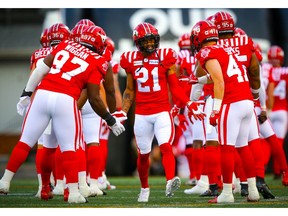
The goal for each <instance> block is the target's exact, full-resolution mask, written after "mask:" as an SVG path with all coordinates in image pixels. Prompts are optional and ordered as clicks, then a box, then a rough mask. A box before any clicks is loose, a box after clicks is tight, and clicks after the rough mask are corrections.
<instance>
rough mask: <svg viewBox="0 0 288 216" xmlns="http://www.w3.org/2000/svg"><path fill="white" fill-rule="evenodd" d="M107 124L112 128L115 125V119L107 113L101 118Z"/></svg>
mask: <svg viewBox="0 0 288 216" xmlns="http://www.w3.org/2000/svg"><path fill="white" fill-rule="evenodd" d="M103 119H104V120H105V121H106V122H107V124H108V125H109V126H113V125H114V124H115V123H116V119H115V118H114V117H113V116H112V115H111V114H110V113H109V112H107V113H106V114H105V115H104V118H103Z"/></svg>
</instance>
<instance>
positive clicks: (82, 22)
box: [75, 19, 96, 26]
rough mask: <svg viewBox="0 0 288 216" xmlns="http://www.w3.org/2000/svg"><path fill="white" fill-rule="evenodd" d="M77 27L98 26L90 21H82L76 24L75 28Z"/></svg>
mask: <svg viewBox="0 0 288 216" xmlns="http://www.w3.org/2000/svg"><path fill="white" fill-rule="evenodd" d="M77 25H87V26H96V25H95V23H94V22H92V21H91V20H90V19H81V20H79V21H78V22H77V23H76V25H75V26H77Z"/></svg>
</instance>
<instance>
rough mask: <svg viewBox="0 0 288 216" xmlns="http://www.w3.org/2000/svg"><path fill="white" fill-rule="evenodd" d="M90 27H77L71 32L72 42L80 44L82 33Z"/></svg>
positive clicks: (80, 25) (81, 25)
mask: <svg viewBox="0 0 288 216" xmlns="http://www.w3.org/2000/svg"><path fill="white" fill-rule="evenodd" d="M88 27H89V26H87V25H83V24H79V25H76V26H75V27H74V28H73V29H72V30H71V36H70V38H71V40H73V41H74V42H76V43H79V42H80V37H81V34H82V32H83V31H84V30H85V29H86V28H88Z"/></svg>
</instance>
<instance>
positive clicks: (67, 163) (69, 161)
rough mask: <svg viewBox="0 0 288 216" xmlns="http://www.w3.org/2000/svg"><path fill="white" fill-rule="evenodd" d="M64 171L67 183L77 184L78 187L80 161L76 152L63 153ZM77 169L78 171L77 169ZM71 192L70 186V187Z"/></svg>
mask: <svg viewBox="0 0 288 216" xmlns="http://www.w3.org/2000/svg"><path fill="white" fill-rule="evenodd" d="M62 161H63V170H64V175H65V178H66V183H67V184H70V183H77V185H78V169H77V167H78V160H77V155H76V152H74V151H64V152H62ZM75 168H76V169H75ZM69 191H70V186H69Z"/></svg>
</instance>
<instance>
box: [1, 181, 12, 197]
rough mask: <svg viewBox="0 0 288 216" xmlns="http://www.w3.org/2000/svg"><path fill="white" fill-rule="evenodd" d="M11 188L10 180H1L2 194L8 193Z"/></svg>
mask: <svg viewBox="0 0 288 216" xmlns="http://www.w3.org/2000/svg"><path fill="white" fill-rule="evenodd" d="M9 188H10V182H6V181H3V180H2V179H1V180H0V194H8V193H9Z"/></svg>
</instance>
